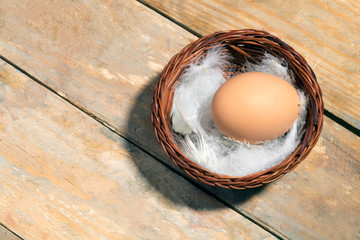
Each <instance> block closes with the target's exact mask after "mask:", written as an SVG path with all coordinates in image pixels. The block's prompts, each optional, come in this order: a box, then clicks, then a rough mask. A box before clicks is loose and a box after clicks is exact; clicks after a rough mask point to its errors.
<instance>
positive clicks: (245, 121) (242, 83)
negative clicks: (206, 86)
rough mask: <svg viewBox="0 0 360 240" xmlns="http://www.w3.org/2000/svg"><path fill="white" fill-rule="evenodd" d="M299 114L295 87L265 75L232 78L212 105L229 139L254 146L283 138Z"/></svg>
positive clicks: (255, 73) (280, 79) (221, 127)
mask: <svg viewBox="0 0 360 240" xmlns="http://www.w3.org/2000/svg"><path fill="white" fill-rule="evenodd" d="M299 111H300V98H299V95H298V93H297V92H296V90H295V88H294V87H293V86H292V85H291V84H290V83H288V82H287V81H285V80H284V79H282V78H279V77H277V76H274V75H271V74H268V73H261V72H247V73H242V74H239V75H237V76H235V77H233V78H231V79H229V80H228V81H226V82H225V83H224V84H223V85H222V86H221V87H220V88H219V89H218V90H217V92H216V93H215V95H214V98H213V100H212V104H211V114H212V117H213V120H214V123H215V125H216V127H217V128H218V129H219V130H220V131H221V132H222V133H223V134H224V135H226V136H228V137H229V138H233V139H236V140H239V141H245V142H248V143H251V144H256V143H261V142H265V141H268V140H273V139H275V138H278V137H280V136H281V135H283V134H284V133H285V132H287V131H288V130H289V129H290V128H291V126H292V125H293V123H294V121H295V120H296V118H297V117H298V115H299Z"/></svg>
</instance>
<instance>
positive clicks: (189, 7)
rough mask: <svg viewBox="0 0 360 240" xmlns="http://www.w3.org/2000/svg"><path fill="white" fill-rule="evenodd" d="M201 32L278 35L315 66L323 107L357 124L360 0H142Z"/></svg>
mask: <svg viewBox="0 0 360 240" xmlns="http://www.w3.org/2000/svg"><path fill="white" fill-rule="evenodd" d="M141 2H145V3H147V4H149V5H151V6H152V7H154V8H156V9H158V10H159V11H161V12H163V13H165V14H167V15H168V16H170V17H171V18H173V19H175V20H176V21H178V22H180V23H182V24H183V25H185V26H187V27H189V28H190V29H192V30H194V31H196V32H197V33H199V34H202V35H206V34H209V33H212V32H215V31H220V30H226V29H241V28H255V29H261V30H265V31H269V32H271V33H272V34H275V35H277V36H279V37H280V38H281V39H282V40H283V41H285V42H287V43H289V44H290V45H291V46H293V47H294V48H295V49H296V50H298V51H299V52H300V53H301V54H302V55H303V56H304V57H305V58H306V59H307V60H308V61H309V64H310V66H311V67H312V68H313V69H314V71H315V73H316V75H317V77H318V80H319V82H320V84H321V88H322V90H323V94H324V102H325V108H326V109H327V110H328V111H330V112H332V113H333V114H335V115H336V116H338V117H340V118H342V119H344V120H345V121H346V122H348V123H350V124H351V125H353V126H354V127H356V128H357V129H360V37H359V33H360V14H359V12H360V4H359V3H356V2H355V1H329V0H305V1H302V0H301V1H284V0H276V1H261V0H255V1H253V0H242V1H237V0H225V1H217V0H185V1H176V0H170V1H162V0H141Z"/></svg>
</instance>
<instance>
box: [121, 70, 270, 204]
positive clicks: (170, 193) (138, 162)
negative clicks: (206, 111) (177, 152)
mask: <svg viewBox="0 0 360 240" xmlns="http://www.w3.org/2000/svg"><path fill="white" fill-rule="evenodd" d="M159 78H160V73H159V74H158V75H157V76H155V77H153V78H152V79H151V81H150V82H149V84H148V85H147V86H145V87H144V88H143V89H142V91H141V92H140V94H139V95H138V96H137V98H136V101H135V102H134V104H133V105H132V107H131V109H130V112H129V113H130V115H129V116H128V122H127V128H126V134H125V138H126V139H128V140H129V141H126V142H127V144H128V146H127V147H128V149H129V151H128V152H129V154H130V157H131V159H132V160H133V162H134V164H135V166H136V167H137V169H138V171H139V173H140V174H141V176H142V179H145V181H146V184H148V187H149V189H150V191H157V192H158V193H160V194H161V195H162V196H163V197H165V199H166V200H167V201H169V202H170V203H172V204H175V205H185V206H187V207H190V208H192V209H197V210H201V209H203V210H212V209H217V208H225V207H228V206H229V205H235V204H236V205H239V204H240V205H241V204H242V203H245V202H247V201H249V200H251V198H252V197H253V196H255V195H257V194H259V193H260V192H261V191H263V190H264V188H265V187H266V186H265V187H258V188H254V189H245V190H233V189H224V188H220V187H213V186H209V185H207V184H204V183H202V182H199V181H197V180H195V179H193V178H192V177H190V176H188V175H187V174H186V173H185V172H183V171H182V170H181V169H179V168H178V167H177V166H176V165H175V164H174V163H173V162H172V161H171V160H170V159H169V158H168V157H167V156H166V154H165V152H164V151H163V149H162V148H161V146H160V144H159V143H158V141H157V139H156V137H155V133H154V131H153V127H152V123H151V120H150V115H151V100H152V94H153V89H154V87H155V85H156V83H157V81H158V80H159ZM134 144H135V145H136V146H137V147H139V148H140V149H141V150H143V151H141V150H140V149H138V148H136V149H137V150H134V149H135V148H134ZM204 192H205V193H204ZM208 195H210V196H212V197H209V196H208ZM215 199H217V200H219V201H220V202H222V203H223V204H221V203H219V201H217V200H215ZM238 207H241V206H238Z"/></svg>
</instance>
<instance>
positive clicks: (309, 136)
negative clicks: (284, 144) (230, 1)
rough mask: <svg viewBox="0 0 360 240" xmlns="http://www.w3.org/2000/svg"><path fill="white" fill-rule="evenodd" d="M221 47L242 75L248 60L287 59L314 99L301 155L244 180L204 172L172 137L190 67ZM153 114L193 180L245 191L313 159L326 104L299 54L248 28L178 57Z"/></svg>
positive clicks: (161, 136)
mask: <svg viewBox="0 0 360 240" xmlns="http://www.w3.org/2000/svg"><path fill="white" fill-rule="evenodd" d="M219 46H221V47H223V48H224V51H228V53H229V54H230V55H231V56H232V62H231V66H229V69H232V71H240V70H241V68H242V67H243V66H244V63H245V62H246V61H254V62H256V61H258V60H259V59H260V58H261V57H262V56H263V55H264V53H265V52H267V53H270V54H272V55H274V56H276V57H278V58H283V59H285V61H286V62H287V63H288V67H289V70H290V73H291V74H292V75H293V78H294V79H295V81H296V85H297V87H299V88H301V89H303V90H304V92H305V94H306V96H307V98H308V115H307V117H306V126H305V128H306V131H305V133H304V134H303V136H302V139H301V142H300V144H299V145H298V146H297V148H296V149H295V151H294V152H293V153H292V154H291V155H290V156H288V157H287V158H286V159H284V160H283V161H282V162H281V163H280V164H278V165H276V166H274V167H272V168H269V169H267V170H264V171H260V172H256V173H253V174H250V175H248V176H244V177H233V176H227V175H222V174H217V173H213V172H211V171H209V170H207V169H204V168H203V167H201V166H199V165H198V164H197V163H194V162H193V161H191V160H189V159H188V158H187V157H186V156H185V155H184V154H183V153H182V152H181V151H180V150H179V148H178V146H177V145H176V144H175V142H174V140H173V139H172V134H171V132H172V127H171V124H172V123H171V117H170V113H171V109H172V105H173V95H174V90H175V87H176V83H177V81H178V80H179V79H180V78H181V76H182V74H183V73H184V71H185V70H186V68H187V67H188V65H189V64H190V63H192V62H194V61H196V60H197V59H199V58H201V57H202V56H204V55H205V54H206V52H207V51H208V50H209V49H211V48H214V47H219ZM225 74H231V73H229V72H228V73H225ZM151 110H152V112H151V120H152V123H153V126H154V130H155V135H156V137H157V139H158V141H159V142H160V144H161V146H162V147H163V149H164V151H165V152H166V154H167V155H168V156H169V158H170V159H171V160H172V161H173V162H174V163H175V164H176V165H177V166H178V167H179V168H181V169H183V170H184V171H185V172H186V173H187V174H188V175H190V176H191V177H193V178H195V179H197V180H199V181H201V182H204V183H206V184H209V185H212V186H219V187H223V188H232V189H245V188H254V187H259V186H261V185H263V184H266V183H270V182H272V181H275V180H277V179H279V178H280V177H282V176H283V175H284V174H285V173H288V172H290V171H292V170H293V169H294V168H295V167H296V166H297V165H298V164H299V163H300V162H301V161H303V160H304V159H305V158H306V157H307V156H308V155H309V153H310V151H311V149H312V148H313V147H314V146H315V144H316V142H317V140H318V138H319V136H320V133H321V130H322V125H323V111H324V104H323V101H322V93H321V89H320V87H319V84H318V83H317V80H316V76H315V74H314V72H313V70H312V69H311V68H310V66H309V65H308V64H307V62H306V60H305V59H304V58H303V57H302V56H301V55H300V54H299V53H297V52H296V51H295V50H294V49H293V48H292V47H290V46H289V45H287V44H286V43H284V42H283V41H281V40H280V39H279V38H277V37H275V36H273V35H271V34H269V33H267V32H265V31H258V30H252V29H245V30H229V31H221V32H215V33H213V34H210V35H208V36H205V37H202V38H200V39H198V40H196V41H195V42H192V43H190V44H189V45H187V46H186V47H185V48H183V49H182V50H181V51H180V52H179V53H178V54H176V55H175V56H174V57H173V58H172V59H171V60H170V61H169V63H168V64H167V65H166V66H165V68H164V69H163V71H162V73H161V77H160V79H159V81H158V83H157V84H156V86H155V90H154V95H153V100H152V108H151Z"/></svg>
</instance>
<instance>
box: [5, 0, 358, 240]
mask: <svg viewBox="0 0 360 240" xmlns="http://www.w3.org/2000/svg"><path fill="white" fill-rule="evenodd" d="M359 14H360V3H359V2H358V1H355V0H354V1H350V0H349V1H340V0H336V1H329V0H305V1H300V0H299V1H284V0H276V1H271V2H270V1H260V0H255V1H253V0H251V1H250V0H243V1H235V0H224V1H217V0H193V1H190V0H185V1H177V0H169V1H162V0H143V1H140V2H136V1H126V0H116V1H115V0H79V1H55V0H46V1H41V0H32V1H24V0H11V1H6V0H0V55H1V60H0V223H1V225H0V239H21V238H23V239H277V238H281V239H282V238H283V239H360V188H359V185H360V184H359V183H360V163H359V160H360V138H359V132H360V130H359V129H360V72H359V69H360V24H359V23H360V15H359ZM241 28H255V29H261V30H266V31H269V32H270V33H272V34H274V35H277V36H278V37H280V38H281V39H282V40H284V41H285V42H287V43H288V44H290V45H292V46H293V47H294V48H295V49H296V50H297V51H299V52H300V53H301V54H302V55H303V56H304V57H305V58H306V59H307V60H308V61H309V64H310V65H311V66H312V68H313V69H314V71H315V72H316V75H317V77H318V80H319V83H320V84H321V87H322V90H323V94H324V97H323V98H324V102H325V108H326V117H325V122H324V129H323V132H322V135H321V137H320V140H319V142H318V143H317V145H316V147H315V148H314V149H313V151H312V152H311V154H310V155H309V156H308V158H307V159H306V160H305V161H304V162H302V163H301V164H300V165H299V167H297V168H296V169H295V170H294V171H292V172H290V173H288V174H286V175H285V176H284V177H282V178H281V179H279V180H278V181H276V182H274V183H271V184H268V185H266V186H264V187H260V188H256V189H251V190H243V191H239V190H237V191H236V190H226V189H219V188H215V187H209V186H207V185H204V184H201V183H199V182H197V181H195V180H193V179H190V178H189V177H188V176H187V175H185V174H184V173H183V172H181V171H180V170H179V169H178V168H176V167H174V165H173V164H172V163H171V161H170V160H169V159H168V158H167V157H166V155H165V154H164V152H163V150H162V149H161V148H160V146H159V144H158V143H157V142H156V140H155V137H154V134H153V130H152V125H151V122H150V102H151V97H152V91H153V88H154V85H155V83H156V81H157V80H158V77H159V74H160V72H161V70H162V68H163V67H164V66H165V64H166V63H167V62H168V61H169V60H170V58H171V57H172V56H173V55H174V54H176V53H177V52H178V51H179V50H180V49H182V48H183V47H184V46H185V45H186V44H188V43H189V42H191V41H193V40H195V39H197V38H198V37H199V36H201V35H206V34H209V33H212V32H214V31H217V30H225V29H241Z"/></svg>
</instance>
